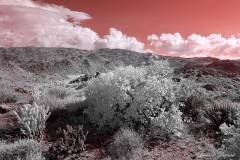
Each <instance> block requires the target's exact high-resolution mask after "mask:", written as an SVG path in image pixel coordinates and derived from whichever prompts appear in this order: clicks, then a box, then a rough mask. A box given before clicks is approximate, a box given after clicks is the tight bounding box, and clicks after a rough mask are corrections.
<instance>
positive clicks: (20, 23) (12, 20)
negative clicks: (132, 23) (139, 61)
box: [0, 0, 144, 52]
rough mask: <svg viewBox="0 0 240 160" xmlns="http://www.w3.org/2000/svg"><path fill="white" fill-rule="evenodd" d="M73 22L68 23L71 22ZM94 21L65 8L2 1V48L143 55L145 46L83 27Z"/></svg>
mask: <svg viewBox="0 0 240 160" xmlns="http://www.w3.org/2000/svg"><path fill="white" fill-rule="evenodd" d="M69 18H70V19H71V20H72V21H73V22H69V21H68V19H69ZM88 19H91V17H90V16H89V15H88V14H86V13H83V12H77V11H71V10H69V9H67V8H64V7H63V6H57V5H49V4H45V3H44V4H43V3H40V2H36V1H31V0H1V1H0V37H1V39H0V47H7V48H8V47H24V46H38V47H67V48H78V49H87V50H92V49H99V48H102V47H105V48H121V49H129V50H133V51H138V52H141V51H143V48H144V44H143V43H141V42H138V41H137V40H136V39H135V38H134V37H127V36H126V35H123V34H122V32H121V31H118V30H116V29H113V28H111V29H110V33H109V35H106V36H104V37H103V38H100V37H99V36H98V34H97V33H96V32H94V31H93V30H91V29H90V28H85V27H82V26H80V25H79V24H80V22H81V21H83V20H88Z"/></svg>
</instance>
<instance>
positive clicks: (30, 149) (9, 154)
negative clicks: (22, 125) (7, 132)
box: [0, 139, 45, 160]
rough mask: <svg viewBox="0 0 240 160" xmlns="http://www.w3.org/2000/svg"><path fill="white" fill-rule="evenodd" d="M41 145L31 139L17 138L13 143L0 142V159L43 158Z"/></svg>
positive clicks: (24, 159)
mask: <svg viewBox="0 0 240 160" xmlns="http://www.w3.org/2000/svg"><path fill="white" fill-rule="evenodd" d="M40 147H41V146H40V145H39V144H38V142H37V141H35V140H32V139H23V140H18V141H17V142H14V143H5V142H1V143H0V159H2V160H10V159H16V160H18V159H19V160H45V158H44V157H43V154H42V149H41V148H40Z"/></svg>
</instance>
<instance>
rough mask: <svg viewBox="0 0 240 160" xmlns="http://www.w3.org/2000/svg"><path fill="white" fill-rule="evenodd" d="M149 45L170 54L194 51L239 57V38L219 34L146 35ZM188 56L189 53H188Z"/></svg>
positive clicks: (196, 52)
mask: <svg viewBox="0 0 240 160" xmlns="http://www.w3.org/2000/svg"><path fill="white" fill-rule="evenodd" d="M148 40H149V41H150V44H151V45H154V46H155V47H156V48H157V49H163V50H165V51H168V52H169V53H171V54H174V53H178V54H179V53H184V54H185V56H186V55H187V54H188V53H195V54H194V56H197V55H199V56H201V55H206V56H209V55H210V54H213V55H214V56H215V57H221V59H223V58H224V57H226V58H231V59H232V58H234V56H232V55H233V54H234V55H236V54H238V58H239V57H240V38H235V37H234V36H232V37H231V38H224V37H222V36H221V34H211V35H209V36H207V37H204V36H201V35H197V34H192V35H190V36H189V37H188V38H187V39H184V38H182V36H181V35H180V34H179V33H175V34H165V33H163V34H162V35H161V36H159V37H158V36H156V35H154V34H153V35H151V36H148ZM189 56H190V55H189Z"/></svg>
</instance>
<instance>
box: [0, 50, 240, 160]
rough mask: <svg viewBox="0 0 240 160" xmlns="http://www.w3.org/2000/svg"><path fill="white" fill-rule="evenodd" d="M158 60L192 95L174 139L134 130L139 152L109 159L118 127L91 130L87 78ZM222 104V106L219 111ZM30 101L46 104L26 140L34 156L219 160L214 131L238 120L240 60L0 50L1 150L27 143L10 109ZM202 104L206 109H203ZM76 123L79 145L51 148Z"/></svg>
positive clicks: (219, 136) (220, 139) (220, 137)
mask: <svg viewBox="0 0 240 160" xmlns="http://www.w3.org/2000/svg"><path fill="white" fill-rule="evenodd" d="M166 60H167V61H168V63H169V65H170V67H171V68H173V74H172V75H171V76H172V77H171V80H172V81H173V83H181V81H182V80H183V79H186V80H189V81H191V82H192V83H194V85H195V88H197V89H196V90H199V92H198V94H197V93H196V94H191V95H188V96H187V97H185V99H184V102H183V103H184V107H179V110H180V111H181V112H182V115H181V121H182V124H183V125H184V130H183V132H182V134H181V136H179V137H177V138H169V139H168V138H167V139H166V138H162V137H159V136H152V135H151V133H149V132H144V134H143V133H142V132H141V131H138V130H136V131H135V132H136V133H138V134H139V135H142V139H143V142H144V143H143V144H142V145H141V147H140V149H138V150H136V151H135V152H134V153H133V154H132V155H130V157H124V156H123V157H116V156H115V157H114V155H112V154H111V153H109V147H110V146H111V144H113V142H114V140H115V137H116V136H115V135H116V133H117V132H118V131H119V129H109V128H104V127H102V128H101V129H99V128H97V127H95V126H94V125H93V124H92V123H91V122H90V121H89V119H88V117H87V116H86V115H85V114H84V112H83V111H84V109H86V108H87V107H88V106H87V104H86V103H85V99H87V96H86V95H85V91H86V90H87V88H88V85H89V81H91V80H92V79H98V78H99V77H100V76H101V75H102V74H104V73H108V72H110V71H113V70H114V69H116V68H118V67H120V66H123V67H125V66H130V65H131V66H133V67H143V66H150V65H153V64H154V62H156V61H166ZM189 87H191V86H189ZM190 89H191V88H190ZM51 93H52V94H51ZM55 93H57V95H56V94H55ZM194 93H195V92H194ZM226 101H228V102H229V104H228V105H229V106H227V107H225V108H224V104H225V103H224V102H226ZM34 102H36V103H37V104H38V105H45V106H49V112H51V114H50V115H49V117H48V118H47V119H46V122H45V125H44V126H45V127H44V129H43V130H42V131H41V132H40V133H41V134H40V136H35V137H34V138H33V139H34V140H36V141H37V142H38V143H39V145H41V149H42V150H43V151H41V153H40V155H38V159H53V160H54V159H66V160H67V159H68V160H70V159H71V160H73V159H80V160H81V159H96V160H99V159H134V160H138V159H143V160H150V159H156V160H157V159H159V160H165V159H166V160H167V159H175V160H188V159H220V158H221V154H225V155H226V153H222V152H221V150H220V149H221V148H223V144H224V142H225V141H226V139H227V137H226V135H225V134H224V133H223V131H222V130H220V129H219V126H220V125H221V124H223V123H226V124H227V125H228V126H230V125H234V126H235V127H236V128H237V124H235V121H237V120H238V119H234V120H235V121H234V120H232V119H233V118H235V117H238V115H236V116H235V117H234V116H233V114H234V113H233V112H234V111H235V110H234V109H236V111H237V110H238V107H240V59H239V60H219V59H217V58H211V57H202V58H180V57H166V56H160V55H154V54H151V53H137V52H133V51H128V50H121V49H99V50H94V51H87V50H78V49H70V48H38V47H23V48H0V137H1V141H2V142H4V143H6V145H9V146H11V144H13V143H14V142H16V141H18V140H19V139H22V140H26V139H29V136H27V135H24V134H23V133H22V132H21V130H20V128H21V127H22V126H21V125H20V124H19V122H18V120H17V119H16V117H15V116H14V115H13V111H16V113H18V114H20V108H23V106H24V105H26V104H31V105H33V104H34ZM215 102H219V103H218V105H214V104H215ZM221 103H222V104H223V107H222V106H221ZM226 105H227V104H226ZM214 106H215V108H214ZM209 107H212V110H208V111H206V110H207V108H209ZM221 107H222V108H221ZM234 107H235V108H234ZM226 108H227V109H226ZM233 108H234V109H233ZM214 109H215V110H214ZM224 109H225V110H224ZM239 109H240V108H239ZM205 112H206V113H205ZM201 113H203V114H201ZM214 115H219V117H217V118H216V116H214ZM201 116H202V118H201ZM199 117H200V118H199ZM231 118H232V119H231ZM239 119H240V117H239ZM233 122H234V123H233ZM78 125H82V126H83V128H82V129H81V134H82V133H83V135H85V136H86V137H85V138H86V139H84V138H83V140H84V142H83V143H81V144H84V147H83V146H81V147H82V148H81V147H80V149H79V148H78V149H76V148H71V147H70V148H71V149H69V148H67V147H69V146H66V148H67V149H66V148H64V149H65V150H64V149H62V150H61V149H57V147H56V146H57V144H60V145H64V143H63V142H61V139H63V134H61V133H60V132H61V129H62V130H63V129H64V130H67V129H69V130H71V129H70V128H71V127H70V128H69V126H78ZM59 128H60V129H59ZM236 130H237V129H236ZM221 131H222V132H221ZM69 132H70V131H69ZM86 133H88V134H86ZM236 133H238V132H236ZM77 134H79V133H77ZM143 135H144V136H143ZM239 135H240V133H239ZM70 137H71V136H70ZM233 137H234V136H233ZM71 138H72V137H71ZM237 145H239V144H236V146H237ZM63 147H64V146H63ZM1 148H2V147H0V150H1ZM83 148H84V149H83ZM2 150H3V149H2ZM63 150H64V151H63ZM66 150H67V151H66ZM69 150H70V151H69ZM0 152H1V154H5V152H7V151H0ZM9 152H10V151H9ZM14 152H17V151H14ZM129 152H130V151H129ZM9 154H12V153H9ZM16 156H18V155H16ZM19 156H20V155H19ZM32 157H34V155H32ZM219 157H220V158H219ZM6 159H8V158H6ZM20 159H21V158H20ZM22 159H24V157H22ZM25 159H27V158H25ZM28 159H31V158H28ZM32 159H34V158H32ZM35 159H36V158H35Z"/></svg>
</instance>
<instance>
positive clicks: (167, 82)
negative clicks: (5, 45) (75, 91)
mask: <svg viewBox="0 0 240 160" xmlns="http://www.w3.org/2000/svg"><path fill="white" fill-rule="evenodd" d="M161 63H163V65H166V63H165V62H158V63H157V64H155V67H156V68H157V69H156V70H157V71H156V73H155V74H154V72H151V71H150V68H152V69H153V68H154V66H152V67H149V66H148V67H147V68H146V67H145V68H143V67H139V68H135V67H132V66H128V67H120V68H117V69H115V70H114V71H111V72H109V73H106V74H102V75H101V76H100V77H99V78H97V79H93V80H92V81H91V82H90V84H89V85H88V88H87V90H86V103H87V105H88V107H87V108H86V109H85V110H84V113H85V114H86V115H88V117H89V119H90V121H91V122H92V123H93V124H95V125H96V126H98V127H102V126H108V127H110V128H118V127H122V126H128V127H136V125H137V124H140V125H149V124H150V123H151V122H152V121H153V120H159V119H161V118H160V117H161V116H162V115H163V114H164V116H166V115H167V114H165V112H167V113H168V114H172V115H171V116H170V117H174V116H176V117H174V119H173V120H171V123H172V124H174V123H177V124H178V126H179V127H180V128H181V125H182V124H181V114H180V111H178V107H177V101H176V95H175V93H178V90H179V87H178V84H177V83H175V82H173V81H172V80H171V78H170V77H166V75H169V74H171V72H172V70H171V69H170V67H166V68H167V70H166V71H165V70H163V69H164V68H163V69H162V70H161V69H160V68H161V67H159V66H158V65H161ZM166 66H167V65H166ZM168 68H169V69H168ZM160 72H162V73H163V72H167V73H164V74H161V73H160ZM172 110H176V112H172ZM166 117H167V116H166ZM159 123H160V122H159ZM166 123H167V122H166ZM160 126H162V127H165V126H164V125H160ZM176 126H177V125H176ZM168 128H169V129H170V127H168ZM169 129H167V130H169ZM173 129H174V127H173Z"/></svg>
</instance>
